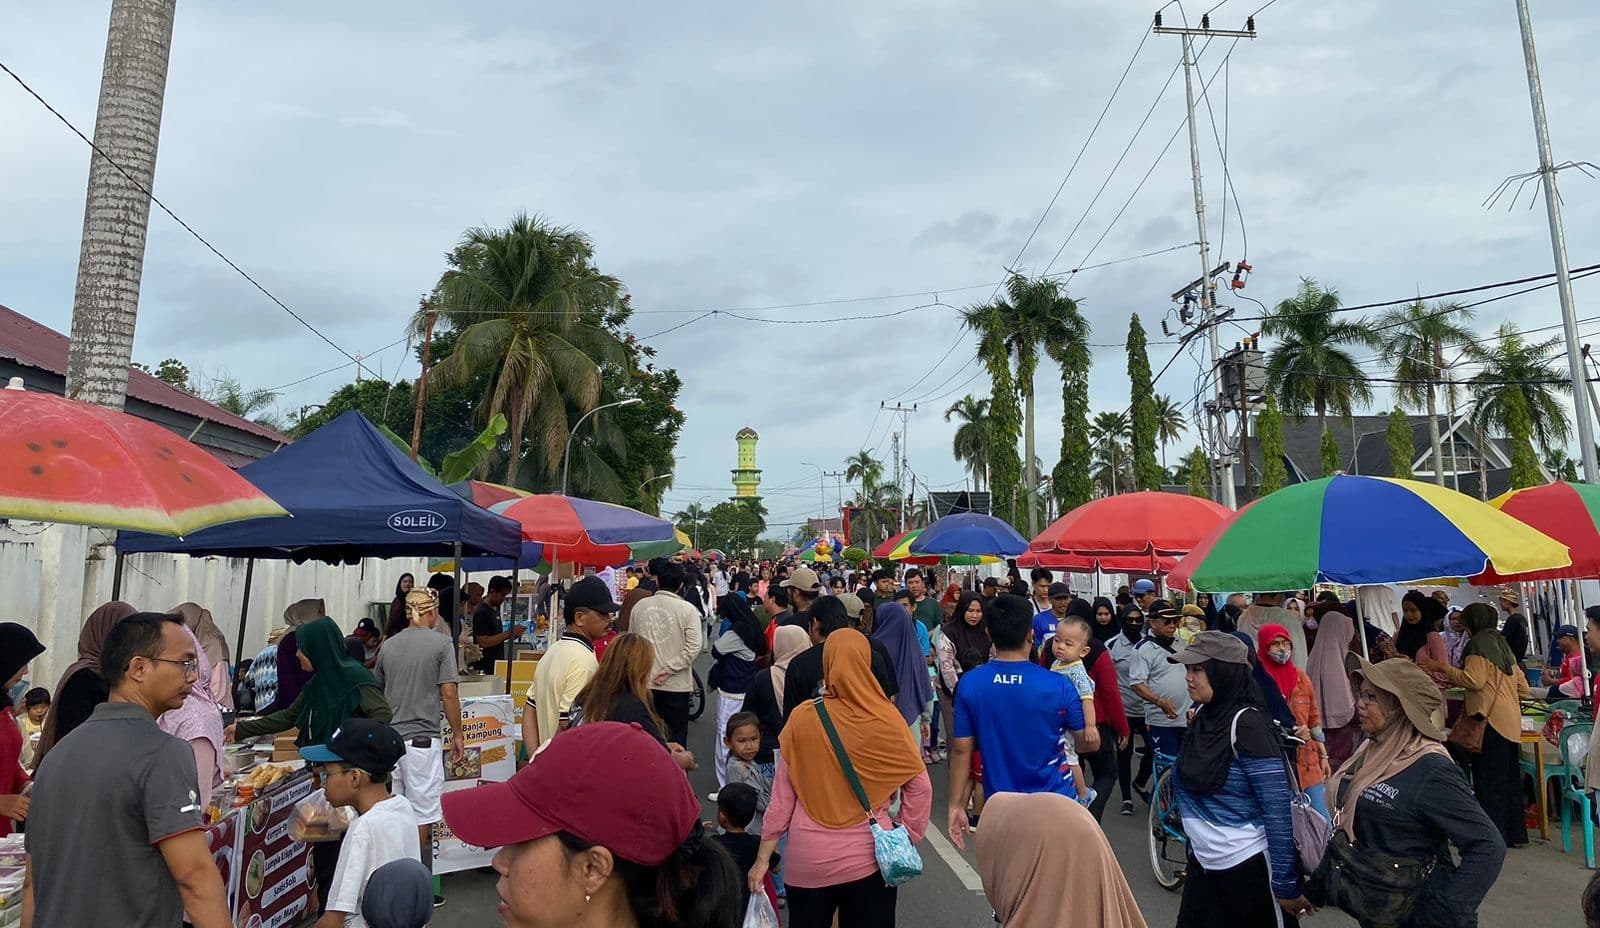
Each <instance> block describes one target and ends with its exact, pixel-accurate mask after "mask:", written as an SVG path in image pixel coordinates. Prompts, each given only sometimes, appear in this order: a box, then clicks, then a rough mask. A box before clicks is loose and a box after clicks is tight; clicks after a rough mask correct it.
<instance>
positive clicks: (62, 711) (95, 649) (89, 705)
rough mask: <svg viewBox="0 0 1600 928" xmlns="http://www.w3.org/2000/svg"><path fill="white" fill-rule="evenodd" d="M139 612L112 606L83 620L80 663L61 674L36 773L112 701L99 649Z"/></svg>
mask: <svg viewBox="0 0 1600 928" xmlns="http://www.w3.org/2000/svg"><path fill="white" fill-rule="evenodd" d="M138 611H139V610H137V609H135V608H133V607H132V606H130V605H128V604H127V603H124V602H109V603H106V604H105V605H103V606H101V607H100V608H98V609H96V610H95V611H93V612H91V613H89V617H88V618H87V619H84V620H83V630H82V631H80V632H78V659H77V660H76V661H73V662H72V663H71V664H69V665H68V666H67V669H66V670H65V671H64V672H63V673H62V674H61V682H60V683H59V684H57V686H56V695H55V698H54V699H52V700H50V712H49V714H47V715H46V716H45V717H44V728H43V729H42V730H41V731H40V732H39V748H38V750H36V751H34V754H33V764H34V769H35V770H37V769H39V764H41V763H43V761H44V756H45V755H46V754H48V753H49V752H50V749H51V748H53V747H55V746H56V742H58V741H60V740H61V739H62V738H65V737H66V736H67V735H70V734H72V730H73V729H74V728H77V727H78V726H79V725H82V724H83V723H84V721H85V720H87V719H88V718H89V715H90V713H92V712H94V707H95V706H98V705H100V704H101V703H103V702H105V701H106V700H107V699H109V698H110V697H111V690H110V689H109V688H108V687H107V686H106V681H105V679H104V678H103V677H101V676H100V648H101V646H103V645H104V644H105V641H106V636H107V635H110V634H111V630H112V629H113V628H116V627H117V623H119V622H121V621H122V620H123V619H126V618H127V617H128V616H130V615H133V614H134V613H135V612H138Z"/></svg>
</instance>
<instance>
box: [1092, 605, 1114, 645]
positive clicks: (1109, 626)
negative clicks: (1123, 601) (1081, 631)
mask: <svg viewBox="0 0 1600 928" xmlns="http://www.w3.org/2000/svg"><path fill="white" fill-rule="evenodd" d="M1089 605H1090V608H1089V612H1090V616H1089V640H1090V641H1094V642H1098V643H1100V644H1101V645H1104V644H1105V643H1106V642H1107V641H1110V640H1111V639H1113V638H1115V637H1117V632H1118V631H1119V630H1120V629H1121V628H1122V624H1121V622H1119V621H1118V619H1117V607H1116V606H1114V605H1112V603H1111V600H1110V599H1107V598H1106V597H1104V596H1096V597H1095V598H1094V602H1093V603H1090V604H1089ZM1102 607H1104V608H1105V609H1107V610H1108V611H1109V612H1110V613H1111V621H1110V622H1107V623H1106V624H1104V625H1101V624H1100V620H1099V619H1097V618H1095V617H1094V615H1093V613H1097V612H1099V611H1100V609H1101V608H1102Z"/></svg>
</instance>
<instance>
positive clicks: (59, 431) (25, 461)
mask: <svg viewBox="0 0 1600 928" xmlns="http://www.w3.org/2000/svg"><path fill="white" fill-rule="evenodd" d="M286 515H288V513H287V512H285V511H284V509H283V507H282V506H279V505H278V504H277V503H275V502H273V501H272V498H271V497H269V496H267V495H266V494H265V493H263V492H261V491H260V490H259V489H257V488H256V486H255V484H252V483H251V482H250V481H248V480H246V479H244V478H243V477H241V476H239V475H238V474H236V473H234V472H233V471H232V470H230V469H229V468H228V466H227V465H225V464H223V463H222V462H221V461H219V460H217V459H216V458H214V457H212V456H211V455H210V454H208V453H207V452H206V451H205V449H203V448H201V447H200V446H198V445H195V444H191V443H190V442H188V441H185V440H184V439H182V438H180V437H179V436H177V435H174V434H173V433H171V432H169V431H167V430H166V429H164V428H162V427H161V426H159V425H156V424H154V423H152V422H146V421H145V420H143V419H140V418H137V417H135V416H130V415H128V414H127V413H124V412H119V411H118V410H115V409H107V408H106V407H104V406H92V405H90V404H88V403H79V402H76V401H74V400H69V399H64V398H62V397H59V396H53V395H51V394H49V393H29V392H26V391H24V390H23V389H22V380H21V378H16V377H14V378H12V381H11V385H10V386H9V387H7V388H5V389H3V390H0V516H4V517H6V518H12V519H38V520H40V521H42V522H67V523H71V524H74V525H95V526H100V527H103V528H126V529H136V530H138V531H142V532H153V533H155V534H158V535H179V536H181V535H184V534H187V533H189V532H196V531H199V530H200V529H203V528H207V527H209V526H212V525H222V524H224V523H227V522H240V521H243V520H245V519H258V518H262V517H266V516H286Z"/></svg>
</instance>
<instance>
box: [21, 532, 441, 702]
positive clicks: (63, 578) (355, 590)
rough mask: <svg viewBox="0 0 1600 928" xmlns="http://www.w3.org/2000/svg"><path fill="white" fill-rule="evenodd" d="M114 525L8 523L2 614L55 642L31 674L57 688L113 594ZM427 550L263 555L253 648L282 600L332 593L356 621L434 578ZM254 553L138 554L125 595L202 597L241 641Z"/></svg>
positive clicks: (337, 613) (130, 598)
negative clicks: (355, 555)
mask: <svg viewBox="0 0 1600 928" xmlns="http://www.w3.org/2000/svg"><path fill="white" fill-rule="evenodd" d="M111 539H112V533H111V532H108V531H104V530H101V529H87V528H80V527H78V526H72V525H54V524H45V523H37V522H10V523H6V524H3V525H0V589H4V590H7V591H8V592H9V593H10V595H9V596H8V597H7V600H8V603H7V605H6V606H4V607H0V621H11V622H19V623H21V624H23V625H26V626H27V627H29V628H31V629H33V631H34V634H36V635H38V636H39V640H40V641H41V642H43V643H44V645H45V648H46V651H45V653H44V654H42V655H41V656H40V657H39V659H38V660H36V661H34V664H33V668H32V670H31V671H30V672H29V674H28V679H29V680H30V681H32V682H33V684H34V685H36V686H46V687H50V688H52V689H53V688H54V686H55V682H56V677H57V675H58V674H60V672H61V671H62V670H63V669H64V668H65V667H66V666H67V665H68V664H70V663H72V662H73V661H74V660H76V659H77V653H78V652H77V643H78V632H79V630H80V628H81V627H82V625H83V619H84V617H85V616H87V615H88V614H89V613H90V612H91V611H92V610H94V608H95V607H97V606H99V605H100V604H101V603H104V602H106V601H107V600H109V599H111V582H112V574H113V568H114V565H115V561H116V552H115V550H114V549H113V548H112V547H111ZM426 568H427V562H426V559H423V558H395V559H392V560H380V559H377V558H368V559H365V560H363V561H362V562H361V563H359V564H352V565H349V566H343V565H340V566H329V565H326V564H317V563H306V564H295V563H293V562H292V561H256V564H255V576H254V579H253V580H252V582H251V587H250V603H249V609H248V615H247V619H246V625H245V632H244V654H245V656H246V657H251V656H254V655H255V653H256V652H257V651H259V650H261V648H263V647H264V646H265V645H266V642H267V632H268V631H270V630H271V629H272V628H273V627H274V626H277V625H281V624H282V623H283V610H284V609H285V608H286V607H287V606H288V605H289V604H290V603H292V602H295V601H296V600H300V599H306V598H321V599H323V600H325V601H326V604H327V608H328V614H329V615H331V616H332V617H333V618H334V620H335V621H337V622H338V623H339V625H340V627H342V628H344V629H345V630H347V631H348V630H350V629H352V628H354V627H355V624H356V622H357V621H358V620H360V619H361V617H363V616H365V615H366V614H367V608H368V604H369V603H372V602H385V603H387V602H389V601H390V599H392V598H393V596H394V585H395V581H396V580H397V579H398V578H399V576H400V575H401V574H402V573H406V572H410V573H412V574H414V575H416V577H417V578H418V581H419V582H421V581H425V580H426V578H427V574H426ZM244 577H245V561H243V560H241V559H237V558H220V557H188V556H186V555H169V554H135V555H129V556H128V557H127V558H125V559H124V562H123V570H122V594H121V597H120V598H121V599H123V600H124V601H126V602H128V603H130V604H132V605H133V606H135V607H137V608H139V609H142V610H149V611H153V612H165V611H167V610H168V609H171V608H172V607H173V606H176V605H177V604H179V603H181V602H186V601H193V602H197V603H200V604H201V605H203V606H205V607H206V608H208V609H210V610H211V614H212V616H213V617H214V618H215V619H216V623H217V627H218V628H221V629H222V631H223V633H224V634H225V635H227V636H228V645H229V648H230V649H231V648H233V647H234V646H235V645H236V644H237V642H238V629H239V610H240V606H241V604H242V601H243V597H244Z"/></svg>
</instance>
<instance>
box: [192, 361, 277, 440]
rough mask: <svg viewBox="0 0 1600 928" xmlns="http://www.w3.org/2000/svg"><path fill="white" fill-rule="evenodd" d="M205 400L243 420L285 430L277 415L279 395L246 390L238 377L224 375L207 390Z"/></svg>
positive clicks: (266, 391)
mask: <svg viewBox="0 0 1600 928" xmlns="http://www.w3.org/2000/svg"><path fill="white" fill-rule="evenodd" d="M205 399H206V401H207V402H209V403H210V404H211V405H213V406H216V407H217V408H219V409H221V410H223V411H224V412H230V413H233V414H234V415H236V416H238V417H239V418H241V419H249V420H250V421H251V422H254V423H255V424H257V425H264V426H266V427H267V428H269V429H272V430H274V431H278V432H281V431H283V430H284V428H285V424H284V422H283V419H282V417H280V416H279V415H278V413H277V410H276V407H277V405H278V394H276V393H273V392H272V391H271V390H246V389H245V388H244V387H242V386H240V385H239V380H238V378H237V377H233V376H230V375H228V374H223V375H222V376H220V377H218V378H216V379H215V380H213V381H211V384H210V385H209V386H208V387H207V388H206V390H205Z"/></svg>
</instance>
